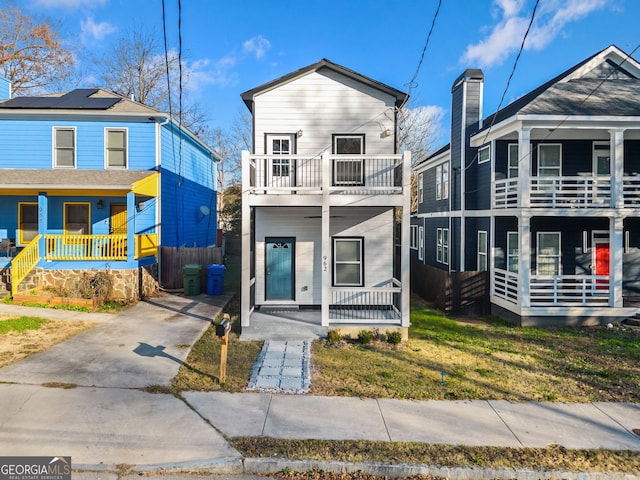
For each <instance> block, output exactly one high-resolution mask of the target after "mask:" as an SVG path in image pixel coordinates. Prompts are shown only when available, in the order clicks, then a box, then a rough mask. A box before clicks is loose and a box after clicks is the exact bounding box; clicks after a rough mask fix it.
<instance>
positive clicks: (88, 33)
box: [80, 17, 117, 40]
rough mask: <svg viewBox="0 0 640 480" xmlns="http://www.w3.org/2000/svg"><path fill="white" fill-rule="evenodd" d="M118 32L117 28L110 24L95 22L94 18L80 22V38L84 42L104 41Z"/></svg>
mask: <svg viewBox="0 0 640 480" xmlns="http://www.w3.org/2000/svg"><path fill="white" fill-rule="evenodd" d="M116 30H117V29H116V27H115V26H113V25H111V24H110V23H108V22H100V23H96V22H94V21H93V17H87V19H86V20H80V36H81V37H82V39H83V40H87V39H93V40H102V39H103V38H104V37H106V36H107V35H110V34H112V33H113V32H115V31H116Z"/></svg>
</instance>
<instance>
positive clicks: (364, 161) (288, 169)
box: [248, 154, 403, 195]
mask: <svg viewBox="0 0 640 480" xmlns="http://www.w3.org/2000/svg"><path fill="white" fill-rule="evenodd" d="M402 159H403V157H402V155H328V154H325V155H322V156H316V157H308V156H301V155H250V156H249V165H248V168H249V185H248V188H249V190H250V192H251V193H254V194H271V193H274V194H293V193H295V194H305V193H307V194H308V193H316V194H317V193H322V191H323V190H324V189H327V190H329V193H331V194H356V195H372V194H395V193H398V194H399V193H402V168H403V164H402V162H403V160H402ZM325 162H329V163H330V168H329V169H327V168H325ZM325 177H328V178H325Z"/></svg>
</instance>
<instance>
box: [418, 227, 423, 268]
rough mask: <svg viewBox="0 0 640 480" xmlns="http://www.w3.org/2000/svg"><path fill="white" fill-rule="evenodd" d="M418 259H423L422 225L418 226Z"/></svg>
mask: <svg viewBox="0 0 640 480" xmlns="http://www.w3.org/2000/svg"><path fill="white" fill-rule="evenodd" d="M418 260H424V227H423V226H420V227H418Z"/></svg>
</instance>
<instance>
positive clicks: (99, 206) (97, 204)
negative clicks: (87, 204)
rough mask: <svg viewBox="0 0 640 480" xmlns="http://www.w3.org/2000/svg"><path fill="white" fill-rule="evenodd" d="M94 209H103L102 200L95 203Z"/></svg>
mask: <svg viewBox="0 0 640 480" xmlns="http://www.w3.org/2000/svg"><path fill="white" fill-rule="evenodd" d="M96 207H97V208H98V210H102V207H104V203H102V199H100V200H98V203H96Z"/></svg>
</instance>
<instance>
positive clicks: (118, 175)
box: [0, 168, 158, 195]
mask: <svg viewBox="0 0 640 480" xmlns="http://www.w3.org/2000/svg"><path fill="white" fill-rule="evenodd" d="M157 175H158V173H157V172H155V171H153V170H82V169H50V170H43V169H29V168H7V169H2V173H1V176H0V195H15V194H28V193H35V194H37V193H38V192H43V191H44V192H47V193H49V194H50V195H56V194H58V195H67V194H69V193H73V192H78V191H85V192H86V191H99V192H100V194H101V195H105V194H108V193H112V194H117V195H121V194H122V193H126V192H130V191H132V190H134V189H135V186H136V185H139V184H140V183H141V182H142V181H143V180H145V179H149V180H151V179H155V177H157ZM143 183H144V182H143Z"/></svg>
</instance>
